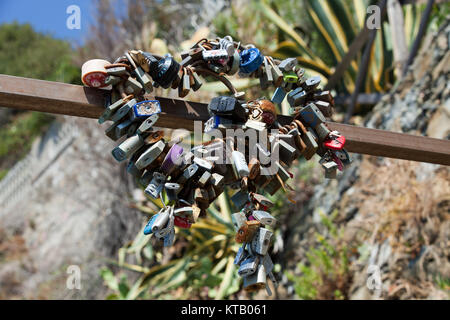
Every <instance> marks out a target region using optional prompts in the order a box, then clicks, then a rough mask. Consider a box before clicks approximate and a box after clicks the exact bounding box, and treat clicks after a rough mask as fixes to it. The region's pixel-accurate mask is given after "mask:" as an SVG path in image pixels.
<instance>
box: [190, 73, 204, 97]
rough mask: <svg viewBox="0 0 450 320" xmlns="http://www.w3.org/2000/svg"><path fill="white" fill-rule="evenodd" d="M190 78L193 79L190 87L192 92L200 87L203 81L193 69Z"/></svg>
mask: <svg viewBox="0 0 450 320" xmlns="http://www.w3.org/2000/svg"><path fill="white" fill-rule="evenodd" d="M190 79H191V80H192V81H193V83H191V88H192V90H194V92H195V91H197V90H198V89H200V87H201V86H202V85H203V82H202V80H201V79H200V76H199V75H198V74H197V72H195V71H192V72H191V78H190Z"/></svg>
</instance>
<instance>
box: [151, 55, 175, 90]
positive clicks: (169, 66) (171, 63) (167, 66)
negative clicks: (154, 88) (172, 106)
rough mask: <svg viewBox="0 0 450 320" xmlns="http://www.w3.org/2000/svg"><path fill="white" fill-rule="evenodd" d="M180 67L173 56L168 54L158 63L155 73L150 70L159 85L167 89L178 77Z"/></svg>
mask: <svg viewBox="0 0 450 320" xmlns="http://www.w3.org/2000/svg"><path fill="white" fill-rule="evenodd" d="M180 67H181V66H180V65H179V64H178V62H176V61H175V59H173V57H172V56H170V55H169V54H166V55H165V56H164V58H162V59H161V60H159V61H158V64H157V65H156V67H155V69H154V70H153V72H152V70H150V75H151V76H152V78H153V80H154V81H155V82H156V83H157V84H158V85H160V86H161V87H163V88H164V89H167V88H169V86H170V84H171V83H172V81H173V80H174V79H175V77H176V76H177V74H178V71H179V70H180Z"/></svg>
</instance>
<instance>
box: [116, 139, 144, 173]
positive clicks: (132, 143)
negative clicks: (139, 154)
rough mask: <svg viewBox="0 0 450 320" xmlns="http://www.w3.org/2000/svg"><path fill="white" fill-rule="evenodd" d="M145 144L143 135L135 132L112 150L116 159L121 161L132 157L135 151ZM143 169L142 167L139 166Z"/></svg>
mask: <svg viewBox="0 0 450 320" xmlns="http://www.w3.org/2000/svg"><path fill="white" fill-rule="evenodd" d="M143 145H144V139H143V137H142V136H141V135H139V134H135V135H134V136H132V137H129V138H128V139H127V140H125V141H124V142H122V143H121V144H119V145H118V146H117V147H115V148H114V149H113V150H112V152H111V153H112V155H113V157H114V159H116V160H117V161H119V162H121V161H123V160H125V159H126V158H128V157H130V156H131V155H132V154H133V153H134V152H136V151H137V150H138V149H139V148H140V147H142V146H143ZM139 169H142V168H139Z"/></svg>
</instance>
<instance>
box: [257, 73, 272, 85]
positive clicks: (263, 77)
mask: <svg viewBox="0 0 450 320" xmlns="http://www.w3.org/2000/svg"><path fill="white" fill-rule="evenodd" d="M266 74H267V73H266V71H265V68H264V71H263V74H262V75H261V76H260V77H259V87H260V88H261V90H266V89H268V88H269V81H268V80H267V77H266ZM270 74H271V75H272V73H270Z"/></svg>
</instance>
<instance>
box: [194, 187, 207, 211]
mask: <svg viewBox="0 0 450 320" xmlns="http://www.w3.org/2000/svg"><path fill="white" fill-rule="evenodd" d="M194 200H195V203H196V204H197V206H198V207H199V208H200V209H203V210H206V209H208V207H209V196H208V191H206V190H205V189H202V188H196V189H195V193H194Z"/></svg>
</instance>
